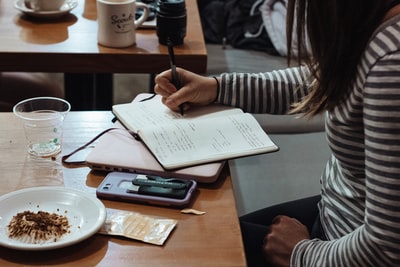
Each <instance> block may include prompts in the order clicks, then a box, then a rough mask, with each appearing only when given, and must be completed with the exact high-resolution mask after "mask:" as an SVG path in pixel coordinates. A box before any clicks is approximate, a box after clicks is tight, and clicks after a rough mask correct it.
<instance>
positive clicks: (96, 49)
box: [0, 0, 207, 110]
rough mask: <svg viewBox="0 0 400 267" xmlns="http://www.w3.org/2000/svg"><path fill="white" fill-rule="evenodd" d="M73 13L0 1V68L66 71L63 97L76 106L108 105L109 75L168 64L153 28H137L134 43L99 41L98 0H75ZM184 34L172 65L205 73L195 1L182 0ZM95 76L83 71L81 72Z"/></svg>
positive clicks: (11, 0)
mask: <svg viewBox="0 0 400 267" xmlns="http://www.w3.org/2000/svg"><path fill="white" fill-rule="evenodd" d="M76 1H77V2H78V6H77V7H76V8H75V9H73V10H72V12H71V14H68V15H67V16H65V17H62V18H59V19H54V20H43V19H34V18H30V17H27V16H25V15H23V14H21V13H20V12H19V11H18V10H16V9H15V8H14V6H13V4H14V0H7V1H0V36H1V42H0V71H23V72H63V73H66V83H65V87H66V88H65V89H66V98H67V99H68V100H69V101H70V102H71V104H72V107H73V109H74V110H83V109H97V110H99V109H110V107H111V105H112V79H110V77H112V76H111V74H112V73H150V74H155V73H158V72H160V71H163V70H166V69H168V68H169V61H168V49H167V47H166V46H164V45H160V44H159V43H158V38H157V36H156V32H155V30H154V29H140V30H138V31H137V36H136V41H137V44H136V45H134V46H131V47H128V48H122V49H121V48H107V47H104V46H101V45H98V44H97V21H96V18H97V12H96V0H76ZM186 8H187V18H188V21H187V35H186V38H185V40H184V44H183V45H181V46H176V47H175V53H176V63H177V65H178V66H181V67H184V68H187V69H189V70H192V71H194V72H197V73H205V72H206V68H207V51H206V47H205V42H204V37H203V32H202V27H201V22H200V17H199V13H198V8H197V1H194V0H193V1H192V0H190V1H186ZM88 73H90V74H95V75H85V76H82V74H88Z"/></svg>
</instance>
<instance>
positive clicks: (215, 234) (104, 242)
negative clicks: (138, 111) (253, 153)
mask: <svg viewBox="0 0 400 267" xmlns="http://www.w3.org/2000/svg"><path fill="white" fill-rule="evenodd" d="M111 119H112V115H111V113H110V112H104V111H102V112H101V111H99V112H95V111H88V112H70V113H69V114H68V115H67V118H66V121H65V125H64V129H65V133H64V143H63V152H62V154H65V153H68V152H70V151H72V150H73V149H75V148H77V147H78V146H80V145H82V144H84V143H85V142H86V141H88V140H89V139H91V138H92V137H94V136H95V135H96V134H97V133H99V132H100V131H101V130H103V129H106V128H108V127H110V126H111V122H110V121H111ZM0 150H1V151H2V153H1V155H0V169H1V173H0V179H1V182H2V186H1V187H0V194H5V193H8V192H11V191H14V190H17V189H21V188H26V187H33V186H41V185H54V186H65V187H67V188H75V189H79V190H82V191H85V192H88V193H90V194H93V196H95V189H96V187H97V186H98V185H99V184H100V182H101V181H102V179H103V178H104V175H105V174H104V173H98V172H97V173H95V172H92V171H90V170H89V169H88V168H86V167H83V168H65V167H63V166H62V165H61V164H60V156H58V157H57V159H56V160H52V159H50V158H47V159H40V160H34V159H33V158H30V157H29V156H27V153H26V148H25V136H24V133H23V129H22V124H21V122H20V121H19V119H17V118H16V117H15V116H14V115H13V114H12V113H0ZM103 203H104V204H105V205H106V207H107V208H113V209H121V210H128V211H135V212H140V213H142V214H145V215H149V216H154V217H163V218H171V219H176V220H178V224H177V227H176V229H175V230H174V231H173V232H172V234H171V235H170V237H169V238H168V240H167V241H166V243H165V244H164V245H163V246H156V245H150V244H146V243H141V242H138V241H134V240H129V239H124V238H119V237H111V236H103V235H97V234H96V235H94V236H93V237H91V238H89V239H87V240H86V241H83V242H81V243H79V244H76V245H72V246H69V247H65V248H61V249H58V250H50V251H35V252H33V251H17V250H11V249H7V248H3V247H0V266H17V265H18V266H21V265H22V266H23V265H25V266H27V265H36V266H44V265H52V266H72V265H77V264H78V265H77V266H118V267H121V266H174V267H176V266H229V267H233V266H245V265H246V263H245V256H244V250H243V245H242V240H241V234H240V228H239V223H238V215H237V212H236V208H235V199H234V195H233V190H232V184H231V179H230V176H229V170H228V169H226V170H225V171H224V172H223V174H222V175H221V177H220V179H219V180H218V181H217V182H216V183H215V184H213V185H200V188H199V190H198V194H197V196H196V199H195V201H194V203H193V204H192V207H193V208H195V209H198V210H202V211H206V212H207V213H206V214H205V215H202V216H196V215H188V214H182V213H180V211H179V210H177V209H171V208H164V207H156V206H147V205H138V204H131V203H123V202H113V201H103Z"/></svg>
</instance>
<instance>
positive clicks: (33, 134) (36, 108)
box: [13, 97, 71, 157]
mask: <svg viewBox="0 0 400 267" xmlns="http://www.w3.org/2000/svg"><path fill="white" fill-rule="evenodd" d="M70 109H71V105H70V104H69V103H68V102H67V101H65V100H63V99H60V98H55V97H35V98H30V99H26V100H23V101H21V102H19V103H18V104H16V105H15V106H14V108H13V112H14V114H15V115H16V116H18V117H19V118H21V119H22V121H23V125H24V130H25V136H26V141H27V146H28V153H29V154H31V155H34V156H39V157H50V156H53V155H56V154H58V153H60V152H61V147H62V137H63V123H64V119H65V116H66V115H67V113H68V112H69V111H70Z"/></svg>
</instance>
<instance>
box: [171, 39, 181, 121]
mask: <svg viewBox="0 0 400 267" xmlns="http://www.w3.org/2000/svg"><path fill="white" fill-rule="evenodd" d="M167 44H168V55H169V63H170V65H171V70H172V83H173V84H174V85H175V87H176V89H177V90H179V89H181V83H180V81H179V77H178V72H177V71H176V64H175V55H174V44H173V43H172V42H171V40H170V39H168V41H167ZM179 109H180V111H181V115H183V105H180V106H179Z"/></svg>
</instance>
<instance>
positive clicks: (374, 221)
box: [155, 0, 400, 266]
mask: <svg viewBox="0 0 400 267" xmlns="http://www.w3.org/2000/svg"><path fill="white" fill-rule="evenodd" d="M287 10H288V19H287V22H288V47H289V50H290V48H291V44H292V37H291V36H292V33H293V36H297V37H296V38H297V41H298V43H299V44H300V48H301V49H300V53H299V55H298V57H297V59H298V62H299V63H300V64H301V67H295V68H289V69H286V70H281V71H274V72H270V73H259V74H240V73H231V74H222V75H221V76H220V77H218V78H215V79H214V78H208V77H201V76H198V75H196V74H193V73H191V72H188V71H185V70H182V69H179V70H178V71H179V75H180V80H181V84H182V85H183V87H182V88H181V90H179V91H176V88H175V87H174V86H173V85H172V84H171V82H170V81H171V72H170V71H166V72H163V73H161V74H160V75H158V76H157V77H156V86H155V91H156V92H157V93H158V94H161V95H162V96H163V102H164V103H165V104H166V105H167V106H168V107H169V108H171V109H172V110H178V109H179V106H180V105H183V108H184V109H186V110H187V109H189V108H190V107H191V106H192V105H207V104H209V103H212V102H214V101H216V102H219V103H222V104H226V105H232V106H238V107H241V108H243V109H244V110H246V111H248V112H258V113H274V114H285V113H288V112H291V113H304V114H305V115H308V116H313V115H316V114H319V113H322V112H324V113H326V134H327V140H328V143H329V145H330V148H331V150H332V157H331V158H330V160H329V161H328V163H327V165H326V168H325V171H324V173H323V175H322V177H321V196H317V197H313V198H309V199H304V200H299V201H296V202H291V203H286V204H282V205H279V206H276V207H271V208H266V209H264V210H261V211H256V212H255V213H253V214H249V215H245V216H243V217H242V218H241V227H242V235H243V240H244V245H245V249H246V256H247V260H248V265H249V266H268V265H267V263H266V262H268V263H269V264H271V265H272V266H400V141H399V140H400V51H399V49H400V1H398V0H397V1H383V0H352V1H349V0H324V1H321V0H289V1H288V9H287ZM295 13H296V16H295V15H294V14H295ZM296 25H297V26H296ZM303 25H307V27H303ZM289 33H290V34H289ZM305 36H308V38H309V42H310V45H311V50H312V54H313V58H307V57H305V56H303V55H305V51H306V43H307V40H306V38H305ZM219 85H220V86H219ZM317 206H318V209H317V208H316V207H317ZM276 215H277V216H276ZM260 248H261V249H260ZM264 258H265V260H266V262H264Z"/></svg>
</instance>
